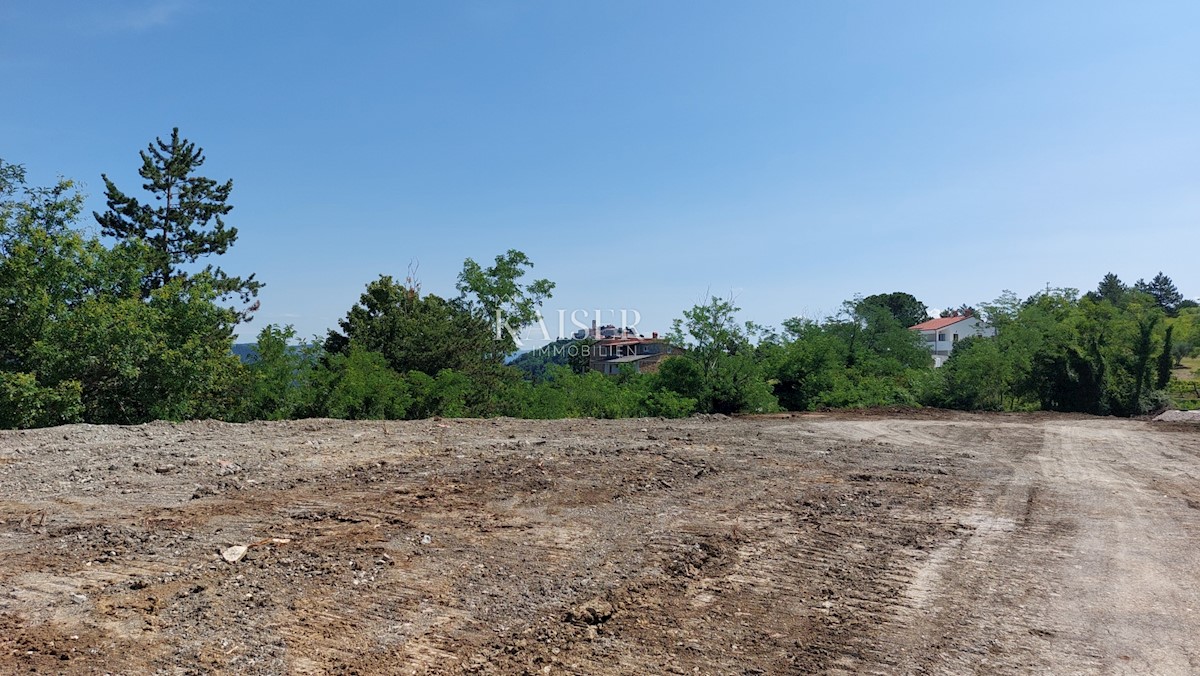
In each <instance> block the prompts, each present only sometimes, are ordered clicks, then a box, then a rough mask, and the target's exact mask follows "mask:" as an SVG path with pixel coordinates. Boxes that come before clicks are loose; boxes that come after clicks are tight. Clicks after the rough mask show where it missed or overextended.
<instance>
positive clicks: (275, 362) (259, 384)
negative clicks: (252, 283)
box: [244, 324, 322, 420]
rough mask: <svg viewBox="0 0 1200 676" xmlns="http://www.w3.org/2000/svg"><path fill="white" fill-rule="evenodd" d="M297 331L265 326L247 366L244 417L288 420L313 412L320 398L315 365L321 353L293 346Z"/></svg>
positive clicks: (287, 327)
mask: <svg viewBox="0 0 1200 676" xmlns="http://www.w3.org/2000/svg"><path fill="white" fill-rule="evenodd" d="M295 338H296V330H295V329H294V328H292V327H291V326H284V327H279V326H276V325H274V324H271V325H268V326H265V327H263V329H262V331H260V332H259V334H258V341H257V342H256V343H255V345H254V352H253V354H251V355H250V358H249V360H248V363H247V364H246V372H247V376H248V380H249V393H248V396H247V404H246V407H247V408H246V411H245V413H244V417H246V418H248V419H251V420H288V419H291V418H295V417H298V416H300V415H304V414H305V413H307V412H310V411H312V410H313V407H314V406H315V400H316V396H317V392H316V377H317V373H318V371H317V370H316V368H315V366H316V364H317V363H318V362H319V360H320V359H321V357H322V351H321V349H320V348H319V347H317V346H314V345H307V346H302V347H298V346H294V345H291V344H290V343H291V342H292V341H293V340H294V339H295Z"/></svg>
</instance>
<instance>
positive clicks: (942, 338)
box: [938, 331, 946, 343]
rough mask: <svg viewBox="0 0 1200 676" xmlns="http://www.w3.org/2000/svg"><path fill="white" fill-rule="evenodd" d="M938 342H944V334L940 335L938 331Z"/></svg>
mask: <svg viewBox="0 0 1200 676" xmlns="http://www.w3.org/2000/svg"><path fill="white" fill-rule="evenodd" d="M938 342H939V343H944V342H946V334H944V333H942V332H940V331H939V332H938Z"/></svg>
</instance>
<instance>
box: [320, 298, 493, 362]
mask: <svg viewBox="0 0 1200 676" xmlns="http://www.w3.org/2000/svg"><path fill="white" fill-rule="evenodd" d="M338 326H339V327H340V328H341V332H337V331H332V330H331V331H330V332H329V335H328V337H327V338H326V340H325V350H326V352H328V353H329V354H345V353H347V352H348V351H349V349H350V345H351V343H354V344H357V345H359V346H361V347H362V348H363V349H365V350H368V351H372V352H378V353H379V354H381V355H383V357H384V358H385V359H386V360H387V363H388V365H389V366H390V367H391V368H392V369H393V370H395V371H396V372H397V373H408V372H409V371H420V372H421V373H424V374H426V375H429V376H436V375H437V374H438V372H439V371H442V370H443V369H454V370H457V371H464V372H469V373H472V374H476V373H478V372H479V371H481V370H482V369H484V368H485V367H486V366H488V365H492V366H495V365H499V364H500V363H501V360H502V358H503V355H501V356H500V359H492V357H491V353H493V352H495V350H494V349H493V346H492V342H493V338H492V326H491V324H490V323H489V322H488V321H487V320H486V318H483V317H479V316H475V315H473V314H470V313H468V312H467V311H465V310H464V309H463V308H462V307H461V306H460V305H459V304H458V303H456V302H454V301H447V300H445V299H443V298H441V297H439V296H436V295H433V294H426V295H424V296H422V295H421V292H420V288H419V287H418V286H417V285H416V284H415V283H413V282H412V281H411V280H410V281H409V283H408V284H400V283H398V282H396V281H395V280H394V279H392V277H390V276H388V275H381V276H380V277H379V279H376V280H374V281H372V282H370V283H369V284H367V289H366V291H364V292H363V294H362V296H360V297H359V301H358V303H357V304H355V305H354V307H352V308H350V311H349V312H347V313H346V318H345V319H342V320H340V321H339V322H338Z"/></svg>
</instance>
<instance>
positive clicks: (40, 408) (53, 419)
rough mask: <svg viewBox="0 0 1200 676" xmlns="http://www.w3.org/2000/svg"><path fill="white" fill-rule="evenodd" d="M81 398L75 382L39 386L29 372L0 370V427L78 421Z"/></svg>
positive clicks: (49, 424)
mask: <svg viewBox="0 0 1200 676" xmlns="http://www.w3.org/2000/svg"><path fill="white" fill-rule="evenodd" d="M81 399H82V391H81V388H80V385H79V382H78V381H75V380H66V381H63V382H60V383H58V384H56V385H55V386H54V387H43V386H42V385H39V384H38V381H37V377H36V376H34V375H33V374H32V373H6V372H0V428H24V427H50V426H52V425H62V424H64V423H72V422H79V420H80V419H81V418H82V414H83V403H82V401H81Z"/></svg>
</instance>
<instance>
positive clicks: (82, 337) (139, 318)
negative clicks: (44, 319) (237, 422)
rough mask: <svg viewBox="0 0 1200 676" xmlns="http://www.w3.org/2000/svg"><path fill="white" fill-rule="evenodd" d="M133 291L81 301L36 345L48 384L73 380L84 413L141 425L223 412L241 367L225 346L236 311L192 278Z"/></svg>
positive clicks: (228, 406) (103, 420)
mask: <svg viewBox="0 0 1200 676" xmlns="http://www.w3.org/2000/svg"><path fill="white" fill-rule="evenodd" d="M193 281H194V283H192V284H189V285H188V286H187V287H186V288H185V287H184V285H183V283H182V280H179V279H176V280H172V281H171V282H170V283H168V284H167V285H166V286H164V287H161V288H158V289H155V290H154V291H153V292H151V295H150V298H148V299H147V300H145V301H143V300H141V299H140V298H137V297H113V296H96V297H91V298H87V299H84V300H83V301H82V302H80V303H79V305H78V306H77V307H75V308H72V309H71V311H70V312H68V313H67V314H66V315H65V316H64V317H62V318H61V319H59V320H58V321H55V322H54V323H53V324H52V325H50V326H49V327H48V328H47V330H46V332H45V334H44V335H43V337H42V339H41V340H39V341H38V343H37V345H36V350H35V360H36V363H37V365H38V373H39V377H40V378H41V379H43V382H45V383H47V384H54V383H60V382H64V381H71V380H74V381H78V382H79V383H80V384H81V388H82V393H83V404H84V409H85V419H86V420H88V421H91V422H101V423H139V422H146V421H149V420H158V419H169V420H184V419H189V418H208V417H212V418H219V417H226V416H227V415H228V413H229V412H230V409H231V407H232V406H233V405H234V403H235V402H233V401H231V395H232V393H231V392H230V388H231V386H232V385H235V384H237V383H239V382H241V380H242V374H243V367H242V365H241V363H240V361H239V360H238V359H237V357H236V356H234V355H233V353H232V351H231V348H232V344H233V334H232V329H233V326H234V324H235V322H236V319H235V315H234V313H233V312H232V311H231V310H229V309H227V308H222V307H220V306H218V305H217V304H216V303H215V300H216V291H215V290H214V289H213V287H212V285H211V284H209V283H207V282H206V280H204V279H202V278H198V279H196V280H193Z"/></svg>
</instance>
